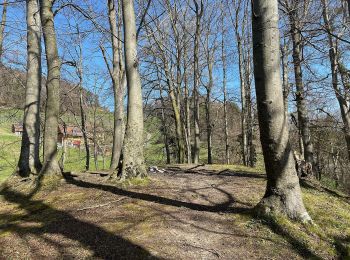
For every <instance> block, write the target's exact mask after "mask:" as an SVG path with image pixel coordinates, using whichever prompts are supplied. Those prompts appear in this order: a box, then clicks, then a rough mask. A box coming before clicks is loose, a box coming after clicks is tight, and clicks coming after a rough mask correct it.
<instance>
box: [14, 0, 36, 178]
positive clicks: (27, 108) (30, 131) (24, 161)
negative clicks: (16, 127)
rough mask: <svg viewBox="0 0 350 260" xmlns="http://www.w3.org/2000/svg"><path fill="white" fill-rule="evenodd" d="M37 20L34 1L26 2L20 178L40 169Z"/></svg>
mask: <svg viewBox="0 0 350 260" xmlns="http://www.w3.org/2000/svg"><path fill="white" fill-rule="evenodd" d="M40 28H41V23H40V13H39V6H38V2H37V0H28V1H27V53H28V54H27V79H26V96H25V105H24V117H23V135H22V144H21V153H20V157H19V161H18V169H17V171H18V173H19V175H20V176H22V177H26V176H29V175H30V174H34V175H35V174H38V173H39V172H40V169H41V163H40V158H39V150H40V91H41V30H40Z"/></svg>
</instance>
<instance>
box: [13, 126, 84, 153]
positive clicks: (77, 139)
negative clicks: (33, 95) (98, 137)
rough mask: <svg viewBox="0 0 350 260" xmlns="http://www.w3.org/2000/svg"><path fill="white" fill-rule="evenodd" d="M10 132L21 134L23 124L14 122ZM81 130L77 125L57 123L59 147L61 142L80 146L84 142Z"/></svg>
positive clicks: (61, 144) (70, 145)
mask: <svg viewBox="0 0 350 260" xmlns="http://www.w3.org/2000/svg"><path fill="white" fill-rule="evenodd" d="M12 133H14V134H15V135H17V136H22V134H23V124H22V123H16V124H12ZM83 140H84V139H83V132H82V131H81V129H80V127H78V126H67V125H59V126H58V130H57V145H58V146H59V147H62V146H63V143H64V142H65V144H66V145H67V146H68V147H76V148H80V146H81V145H82V144H83V143H84V141H83Z"/></svg>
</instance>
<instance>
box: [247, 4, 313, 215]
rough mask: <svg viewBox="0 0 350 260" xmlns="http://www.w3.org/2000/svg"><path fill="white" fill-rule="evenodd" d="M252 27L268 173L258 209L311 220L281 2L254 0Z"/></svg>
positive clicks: (261, 135) (257, 94) (255, 69)
mask: <svg viewBox="0 0 350 260" xmlns="http://www.w3.org/2000/svg"><path fill="white" fill-rule="evenodd" d="M252 28H253V45H254V48H253V50H254V76H255V90H256V97H257V103H258V115H259V125H260V139H261V144H262V149H263V154H264V161H265V168H266V174H267V186H266V192H265V195H264V198H263V199H262V200H261V201H260V203H259V204H258V205H257V207H256V209H257V212H258V213H259V214H263V215H266V214H269V213H271V212H278V213H282V214H286V215H287V216H289V217H290V218H293V219H299V220H302V221H310V220H311V218H310V217H309V215H308V213H307V211H306V209H305V207H304V203H303V200H302V197H301V190H300V186H299V180H298V176H297V174H296V170H295V162H294V158H293V154H292V151H291V146H290V143H289V129H288V120H287V119H286V117H285V113H284V105H283V94H282V86H281V78H280V53H279V47H280V46H279V44H280V40H279V29H278V2H277V0H253V3H252Z"/></svg>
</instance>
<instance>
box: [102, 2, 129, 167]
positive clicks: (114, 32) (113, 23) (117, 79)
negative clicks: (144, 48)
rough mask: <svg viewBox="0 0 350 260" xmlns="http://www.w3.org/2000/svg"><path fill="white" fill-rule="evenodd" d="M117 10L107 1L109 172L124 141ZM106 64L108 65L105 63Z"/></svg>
mask: <svg viewBox="0 0 350 260" xmlns="http://www.w3.org/2000/svg"><path fill="white" fill-rule="evenodd" d="M119 10H120V4H118V13H120V12H119ZM116 12H117V10H116V8H115V0H108V18H109V26H110V30H111V41H112V53H113V62H112V70H110V75H111V78H112V84H113V93H114V127H113V147H112V158H111V165H110V170H111V171H114V170H116V169H117V167H118V165H119V159H120V154H121V151H122V145H123V139H124V132H123V128H124V104H123V100H124V91H125V90H124V86H123V82H122V74H123V72H122V71H121V70H122V66H121V62H122V61H121V57H120V48H121V45H120V39H118V37H117V36H118V35H120V33H119V31H120V30H118V26H117V13H116ZM106 62H107V60H106ZM107 64H108V63H107Z"/></svg>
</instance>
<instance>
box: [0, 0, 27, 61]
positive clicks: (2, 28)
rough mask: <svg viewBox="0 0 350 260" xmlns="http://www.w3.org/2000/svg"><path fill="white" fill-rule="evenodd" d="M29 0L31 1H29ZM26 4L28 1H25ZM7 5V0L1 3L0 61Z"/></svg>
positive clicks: (0, 59) (0, 58)
mask: <svg viewBox="0 0 350 260" xmlns="http://www.w3.org/2000/svg"><path fill="white" fill-rule="evenodd" d="M29 2H31V1H29ZM27 4H28V1H27ZM7 5H8V1H7V0H4V2H3V4H2V17H1V24H0V63H2V54H3V48H4V47H3V46H4V31H5V26H6V18H7Z"/></svg>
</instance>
